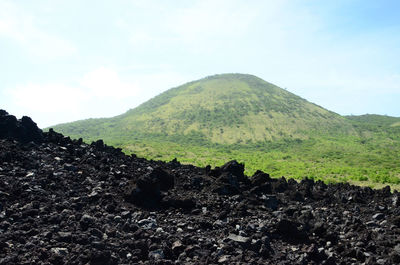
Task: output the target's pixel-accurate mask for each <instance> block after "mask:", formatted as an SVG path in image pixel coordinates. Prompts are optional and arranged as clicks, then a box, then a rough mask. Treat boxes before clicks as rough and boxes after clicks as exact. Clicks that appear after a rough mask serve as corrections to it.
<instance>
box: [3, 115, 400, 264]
mask: <svg viewBox="0 0 400 265" xmlns="http://www.w3.org/2000/svg"><path fill="white" fill-rule="evenodd" d="M0 138H1V139H0V264H399V263H400V195H399V193H397V191H395V192H393V193H391V191H390V188H389V187H386V188H384V189H382V190H373V189H370V188H361V187H355V186H350V185H348V184H338V185H332V184H331V185H326V184H324V183H322V182H313V181H312V180H303V181H302V182H301V183H297V182H295V181H293V180H286V179H285V178H280V179H272V178H270V177H269V175H268V174H266V173H263V172H257V173H256V174H255V175H254V176H252V177H250V178H248V177H247V176H245V175H244V174H243V169H244V167H243V165H242V164H239V163H237V162H236V161H231V162H228V163H227V164H225V165H224V166H222V167H221V168H215V169H211V168H210V167H206V168H198V167H194V166H191V165H181V164H180V163H179V162H177V161H171V162H169V163H164V162H159V161H147V160H145V159H141V158H137V157H136V156H134V155H133V156H126V155H124V154H123V153H122V152H121V150H119V149H114V148H112V147H108V146H105V145H104V144H103V142H102V141H101V140H99V141H97V142H94V143H92V144H90V145H88V144H85V143H83V142H82V141H81V140H71V139H69V138H68V137H64V136H63V135H61V134H58V133H56V132H54V131H52V130H50V131H49V132H45V133H43V132H42V131H41V130H39V129H38V128H37V126H36V124H35V123H34V122H33V121H32V120H31V119H30V118H28V117H23V118H22V119H21V120H17V119H16V118H15V117H14V116H11V115H8V114H7V113H6V112H5V111H0Z"/></svg>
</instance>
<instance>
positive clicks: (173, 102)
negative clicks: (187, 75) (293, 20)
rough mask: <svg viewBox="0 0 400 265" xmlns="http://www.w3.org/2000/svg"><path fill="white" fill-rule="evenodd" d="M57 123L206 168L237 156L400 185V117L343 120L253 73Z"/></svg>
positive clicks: (337, 177) (68, 130) (259, 164)
mask: <svg viewBox="0 0 400 265" xmlns="http://www.w3.org/2000/svg"><path fill="white" fill-rule="evenodd" d="M54 128H55V130H56V131H60V132H62V133H63V134H65V135H69V136H71V137H73V138H83V139H84V140H85V141H93V140H96V139H99V138H102V139H104V140H105V142H106V143H108V144H112V145H114V146H118V147H121V148H122V149H123V150H124V151H125V152H127V153H136V154H137V155H139V156H143V157H146V158H151V159H161V160H172V159H173V158H175V157H176V158H177V159H178V160H179V161H181V162H187V163H194V164H196V165H199V166H204V165H207V164H210V165H212V166H217V165H221V164H222V163H224V162H226V161H227V160H229V159H237V160H239V161H241V162H244V163H245V165H246V170H247V174H252V173H253V172H254V171H256V170H258V169H260V170H263V171H265V172H268V173H270V174H271V175H272V176H276V177H278V176H282V175H283V176H287V177H292V178H297V179H300V178H303V177H306V176H307V177H310V178H314V179H324V180H326V181H332V182H336V181H352V182H356V183H358V184H360V183H361V184H363V183H365V184H368V185H377V183H391V184H393V185H396V184H399V183H400V166H399V165H398V163H396V161H399V153H400V144H399V137H400V136H399V135H400V118H395V117H387V116H379V115H363V116H346V117H343V116H340V115H339V114H336V113H334V112H331V111H329V110H326V109H324V108H322V107H320V106H318V105H315V104H313V103H310V102H308V101H307V100H305V99H303V98H301V97H298V96H296V95H294V94H292V93H290V92H288V91H286V90H284V89H281V88H279V87H277V86H275V85H273V84H270V83H268V82H265V81H264V80H262V79H260V78H258V77H255V76H251V75H243V74H224V75H215V76H211V77H207V78H204V79H201V80H198V81H193V82H190V83H187V84H184V85H182V86H179V87H176V88H172V89H170V90H168V91H166V92H164V93H162V94H160V95H158V96H157V97H155V98H153V99H151V100H149V101H147V102H145V103H144V104H142V105H140V106H139V107H137V108H135V109H132V110H129V111H128V112H126V113H124V114H122V115H119V116H116V117H113V118H106V119H89V120H83V121H77V122H73V123H67V124H61V125H58V126H55V127H54Z"/></svg>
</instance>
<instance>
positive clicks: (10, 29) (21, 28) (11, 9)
mask: <svg viewBox="0 0 400 265" xmlns="http://www.w3.org/2000/svg"><path fill="white" fill-rule="evenodd" d="M37 21H38V19H37V18H36V17H35V16H33V15H31V14H30V13H29V12H26V11H25V10H23V9H22V8H20V7H19V6H17V4H16V2H14V1H4V0H3V1H0V38H7V39H11V40H12V41H14V42H16V43H17V44H18V45H19V46H20V47H22V48H23V49H25V50H26V51H27V52H28V53H29V54H30V55H33V56H39V57H41V58H42V59H43V58H47V59H52V58H55V57H62V56H69V55H71V54H74V53H75V52H76V47H75V46H74V44H73V43H71V42H70V41H68V40H65V39H63V38H61V37H59V36H57V35H56V34H51V33H48V32H46V31H45V30H43V29H41V28H40V27H38V26H37Z"/></svg>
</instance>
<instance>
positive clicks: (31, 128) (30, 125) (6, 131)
mask: <svg viewBox="0 0 400 265" xmlns="http://www.w3.org/2000/svg"><path fill="white" fill-rule="evenodd" d="M0 138H2V139H15V140H17V141H20V142H22V143H28V142H31V141H32V142H36V143H40V142H42V140H43V135H42V131H41V130H40V129H39V128H38V127H37V125H36V123H34V122H33V121H32V119H31V118H29V117H27V116H23V117H22V118H21V119H20V120H17V118H16V117H15V116H13V115H9V114H8V113H7V112H6V111H5V110H0Z"/></svg>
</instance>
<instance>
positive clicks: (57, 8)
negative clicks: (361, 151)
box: [0, 0, 400, 127]
mask: <svg viewBox="0 0 400 265" xmlns="http://www.w3.org/2000/svg"><path fill="white" fill-rule="evenodd" d="M399 14H400V1H397V0H393V1H390V0H382V1H376V0H330V1H328V0H326V1H322V0H321V1H317V0H302V1H300V0H287V1H286V0H276V1H272V0H270V1H266V0H260V1H258V0H252V1H248V0H174V1H162V0H113V1H101V0H85V1H80V0H68V1H64V0H35V1H31V0H19V1H13V0H0V109H5V110H6V111H8V112H9V113H10V114H13V115H16V116H17V117H21V116H22V115H27V116H30V117H31V118H32V119H33V120H34V121H35V122H36V123H37V124H38V125H39V127H48V126H51V125H55V124H59V123H64V122H70V121H75V120H79V119H87V118H97V117H112V116H115V115H119V114H122V113H124V112H126V111H127V110H129V109H131V108H134V107H136V106H138V105H140V104H141V103H143V102H145V101H147V100H149V99H150V98H152V97H154V96H156V95H158V94H159V93H161V92H163V91H165V90H168V89H170V88H172V87H176V86H179V85H182V84H184V83H186V82H189V81H193V80H197V79H200V78H203V77H206V76H209V75H214V74H221V73H246V74H253V75H256V76H258V77H260V78H262V79H264V80H265V81H268V82H270V83H273V84H275V85H278V86H280V87H282V88H285V89H287V90H288V91H290V92H292V93H294V94H296V95H299V96H301V97H303V98H305V99H307V100H308V101H311V102H313V103H316V104H317V105H320V106H322V107H324V108H327V109H329V110H331V111H334V112H337V113H339V114H342V115H350V114H354V115H359V114H366V113H370V114H371V113H373V114H382V115H389V116H396V117H400V104H399V102H400V18H399Z"/></svg>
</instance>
